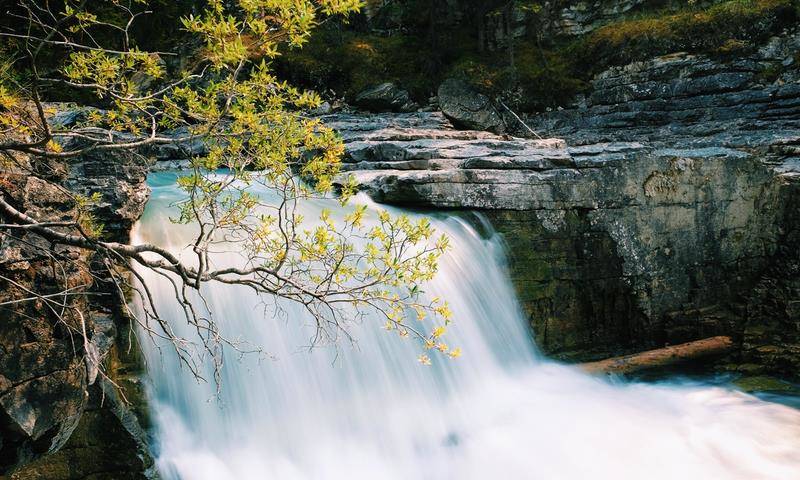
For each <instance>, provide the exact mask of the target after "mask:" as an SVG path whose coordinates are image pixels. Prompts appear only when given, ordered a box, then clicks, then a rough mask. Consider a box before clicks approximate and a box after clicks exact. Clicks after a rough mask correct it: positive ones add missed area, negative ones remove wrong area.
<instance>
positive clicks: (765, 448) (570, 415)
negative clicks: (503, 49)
mask: <svg viewBox="0 0 800 480" xmlns="http://www.w3.org/2000/svg"><path fill="white" fill-rule="evenodd" d="M150 183H151V185H152V187H153V197H152V200H151V201H150V203H149V204H148V207H147V211H146V213H145V216H144V218H143V219H142V221H141V222H140V223H139V225H138V227H137V229H136V232H135V235H136V236H137V237H138V239H139V240H147V241H150V242H153V243H158V244H160V245H163V246H168V247H169V248H170V249H172V250H173V251H176V252H180V251H181V250H183V248H184V247H185V245H186V244H187V243H188V241H189V239H190V238H191V234H192V232H191V229H190V228H188V227H183V226H176V225H173V224H171V223H170V221H169V215H170V214H174V211H172V210H170V204H171V203H172V202H174V201H175V200H176V199H177V198H179V193H178V191H177V188H176V187H175V186H174V174H169V173H160V174H153V175H151V178H150ZM362 201H366V200H362ZM323 206H324V207H327V208H329V209H332V210H333V209H337V208H339V207H338V203H336V202H335V201H330V202H327V201H315V202H311V203H309V204H308V205H305V206H304V209H306V210H307V211H308V216H309V217H310V216H312V215H314V214H315V211H319V210H321V209H322V208H323ZM370 208H371V209H372V207H370ZM375 208H377V207H375ZM380 208H384V207H380ZM389 210H391V211H395V212H396V210H394V209H389ZM433 224H434V226H435V228H436V229H437V230H438V231H439V232H444V233H446V234H447V235H448V236H449V237H450V239H451V244H452V248H451V250H450V251H449V252H448V253H447V254H446V256H445V257H444V258H443V260H442V261H441V263H440V272H439V274H438V275H437V277H436V279H435V280H434V281H433V282H431V283H430V284H429V285H427V286H426V288H425V291H426V294H428V295H439V296H441V297H442V298H446V299H447V300H448V301H449V302H450V305H451V308H452V310H453V312H454V315H453V319H454V323H453V325H452V327H451V328H450V329H449V330H448V334H447V340H448V343H450V344H452V345H457V346H459V347H461V348H462V349H463V352H464V354H463V356H462V357H461V358H459V359H456V360H453V359H448V358H445V357H444V356H435V355H431V357H432V360H433V365H431V366H423V365H420V364H419V363H417V361H416V357H417V355H418V354H419V353H420V347H419V345H418V344H417V343H415V342H413V341H409V340H404V339H401V338H399V337H398V336H397V335H393V334H389V333H387V332H386V331H384V330H383V329H382V328H381V325H382V324H383V322H382V321H380V320H379V319H377V318H375V319H374V322H371V321H370V319H369V318H367V319H365V320H364V321H363V325H361V326H360V327H359V328H358V329H356V330H354V332H353V333H354V334H355V335H356V337H357V343H356V344H354V345H351V344H350V343H345V344H341V345H339V347H338V348H332V347H320V348H317V349H314V350H311V351H309V349H308V348H304V346H307V345H308V343H309V337H310V335H311V332H312V331H311V330H310V328H309V326H308V325H307V323H306V322H304V320H303V319H304V313H303V312H302V311H301V310H299V309H298V308H297V307H296V306H294V305H292V304H289V303H281V302H279V303H278V305H279V306H280V307H281V308H280V309H279V310H280V311H278V312H276V311H275V310H274V307H273V306H270V305H267V306H265V305H264V304H263V302H262V301H261V300H259V299H258V298H255V296H254V295H253V294H252V292H251V291H249V290H248V289H245V288H237V287H231V286H222V285H214V286H213V287H212V288H210V289H208V290H207V291H205V296H206V298H207V299H208V300H209V302H210V305H211V310H213V312H214V314H215V318H216V319H217V320H218V321H219V322H220V324H221V328H222V329H223V330H224V333H225V334H226V335H227V336H228V337H241V338H247V339H248V340H250V341H252V342H254V343H256V344H258V345H261V346H263V347H264V349H265V351H266V352H267V353H268V354H269V356H268V357H264V356H258V355H249V356H244V357H243V358H241V359H239V358H238V357H237V356H236V355H233V354H229V355H228V358H227V359H226V364H225V366H224V369H223V373H222V382H221V384H222V388H221V391H220V393H219V394H218V395H217V392H216V386H215V385H214V384H213V382H210V383H201V382H197V381H196V380H195V378H194V377H193V376H192V375H191V373H190V372H189V371H187V369H185V368H181V366H180V365H179V362H178V359H177V358H176V356H175V355H174V354H173V352H170V351H169V350H168V349H163V351H159V350H158V349H157V348H155V347H154V346H153V345H152V344H151V343H149V342H147V341H144V342H143V343H144V348H145V355H146V358H147V361H148V368H149V375H150V381H151V384H152V385H151V395H150V402H151V403H150V407H151V409H152V412H153V415H154V418H155V422H156V429H157V440H158V442H157V449H158V451H157V456H158V468H159V471H160V473H161V475H162V476H163V477H164V478H166V479H167V480H178V479H180V480H265V479H279V480H295V479H346V480H362V479H364V480H366V479H369V480H384V479H386V480H389V479H398V480H400V479H402V480H409V479H421V480H422V479H494V478H499V479H504V480H516V479H541V480H558V479H570V480H574V479H615V480H623V479H649V480H655V479H692V480H694V479H698V480H726V479H742V480H768V479H775V480H778V479H780V480H797V479H800V411H798V410H795V409H793V408H790V407H787V406H782V405H779V404H774V403H768V402H765V401H762V400H759V399H757V398H755V397H753V396H750V395H746V394H744V393H741V392H738V391H735V390H732V389H727V388H721V387H718V386H712V385H688V384H683V385H679V384H663V383H662V384H644V383H631V382H621V381H618V380H613V379H612V380H608V379H602V378H596V377H590V376H587V375H585V374H583V373H581V372H579V371H578V370H576V369H574V368H571V367H568V366H564V365H559V364H557V363H554V362H551V361H547V360H546V359H543V358H542V357H541V356H540V355H539V354H538V353H537V351H536V349H535V347H534V345H533V343H532V341H531V339H530V334H529V332H528V330H527V328H528V327H527V326H526V324H525V323H526V322H525V318H524V317H523V315H522V314H521V312H520V308H519V305H518V304H517V301H516V299H515V295H514V291H513V287H512V285H511V283H510V280H509V278H508V275H507V273H506V265H505V262H506V259H505V256H504V251H503V243H502V241H501V239H499V238H497V236H493V235H491V234H489V235H486V234H484V235H480V234H478V233H477V232H476V230H475V229H474V228H473V227H471V226H470V225H469V224H467V223H466V222H464V221H463V220H460V219H458V218H455V217H437V218H435V219H434V221H433ZM487 229H488V228H487ZM488 230H490V229H488ZM222 256H223V257H224V258H221V259H220V260H219V261H220V262H223V263H225V262H228V263H235V262H236V261H237V258H238V256H237V255H236V254H235V253H227V254H222ZM145 274H147V272H145ZM147 280H148V281H152V282H154V284H157V285H163V287H164V288H156V289H155V294H156V297H157V298H156V300H157V304H158V306H159V308H160V310H161V313H162V315H163V314H165V313H166V316H168V317H171V318H173V319H174V322H173V323H174V325H175V328H176V330H177V331H178V332H179V333H180V334H182V335H186V336H191V329H190V328H189V327H188V326H186V325H185V321H184V320H183V317H182V315H181V314H180V312H179V310H178V306H177V305H176V302H175V300H174V297H173V296H172V294H171V291H170V289H169V288H167V286H166V284H164V283H163V281H162V280H160V279H159V278H156V277H154V276H152V275H150V276H148V277H147ZM159 281H161V282H162V283H158V282H159Z"/></svg>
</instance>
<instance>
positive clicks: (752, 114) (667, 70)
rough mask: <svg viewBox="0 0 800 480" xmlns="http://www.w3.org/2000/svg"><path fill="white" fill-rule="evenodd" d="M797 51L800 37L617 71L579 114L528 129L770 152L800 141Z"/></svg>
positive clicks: (596, 86) (539, 118)
mask: <svg viewBox="0 0 800 480" xmlns="http://www.w3.org/2000/svg"><path fill="white" fill-rule="evenodd" d="M798 49H800V33H794V34H791V35H786V36H783V37H776V38H773V39H772V40H771V41H769V42H768V43H767V44H766V45H764V46H763V47H761V48H760V49H758V50H757V51H756V52H754V53H752V54H748V55H740V54H736V55H735V59H729V60H725V59H724V58H716V59H715V58H710V57H708V56H704V55H689V54H684V53H676V54H672V55H667V56H663V57H658V58H654V59H651V60H648V61H645V62H637V63H633V64H630V65H627V66H624V67H615V68H611V69H609V70H606V71H605V72H603V73H601V74H600V75H598V76H597V77H595V79H594V80H593V82H592V88H591V93H590V94H589V95H588V96H586V98H584V99H582V100H581V101H579V102H578V103H579V104H580V105H579V106H578V107H577V108H572V109H565V110H560V111H555V112H550V113H545V114H541V115H536V116H533V117H531V118H529V119H527V122H528V123H529V125H531V126H532V127H533V128H534V130H538V131H541V132H545V133H546V134H547V135H555V136H559V137H562V138H566V139H567V140H568V141H569V142H570V143H571V144H587V143H597V142H603V141H608V140H609V139H613V140H617V141H619V140H636V141H646V142H651V143H656V144H661V145H668V146H673V145H679V144H682V145H686V144H689V145H692V146H733V147H758V146H767V147H768V146H769V145H772V144H776V143H779V142H780V141H781V139H789V140H790V139H792V138H793V137H794V136H795V135H796V133H797V128H798V124H799V123H798V119H799V118H800V70H799V69H798V63H800V58H798V57H797V52H798Z"/></svg>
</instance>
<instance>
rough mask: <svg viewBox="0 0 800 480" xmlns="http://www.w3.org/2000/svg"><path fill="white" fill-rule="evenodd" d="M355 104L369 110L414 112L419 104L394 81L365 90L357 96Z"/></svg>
mask: <svg viewBox="0 0 800 480" xmlns="http://www.w3.org/2000/svg"><path fill="white" fill-rule="evenodd" d="M355 105H356V106H357V107H359V108H361V109H364V110H366V111H368V112H376V113H379V112H412V111H414V110H416V109H417V108H418V105H417V104H416V103H414V102H413V101H412V100H411V97H410V96H409V94H408V92H407V91H406V90H403V89H402V88H400V87H398V86H397V85H395V84H394V83H391V82H386V83H381V84H380V85H376V86H374V87H372V88H369V89H367V90H364V91H363V92H361V93H359V94H358V96H356V98H355Z"/></svg>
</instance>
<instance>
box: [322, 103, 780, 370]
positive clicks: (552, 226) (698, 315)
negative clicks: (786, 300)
mask: <svg viewBox="0 0 800 480" xmlns="http://www.w3.org/2000/svg"><path fill="white" fill-rule="evenodd" d="M327 121H328V123H329V124H330V125H332V126H334V127H335V128H337V129H339V130H340V131H341V132H342V134H343V136H344V138H345V141H346V144H347V152H348V153H347V160H346V161H347V163H346V170H348V171H349V172H350V173H352V174H353V175H355V176H356V178H357V179H358V180H359V182H360V183H361V184H362V186H363V188H364V189H365V190H366V191H367V192H369V194H370V195H371V196H372V197H373V198H375V199H376V200H378V201H380V202H385V203H391V204H398V205H405V206H414V207H435V208H454V209H477V210H481V211H483V212H484V213H485V214H486V216H487V217H488V218H489V219H490V220H491V221H492V223H493V224H494V225H495V228H496V229H497V230H498V231H499V232H500V233H503V234H504V236H505V238H506V241H507V243H508V246H509V252H510V255H511V260H512V261H511V266H510V269H511V275H512V278H513V280H514V282H515V284H516V286H517V289H518V292H519V298H520V300H521V302H522V304H523V307H524V309H525V311H526V313H527V314H528V316H529V319H530V322H531V325H532V327H533V331H534V336H535V339H536V341H537V343H538V344H539V345H540V346H541V348H542V349H543V350H544V351H545V352H547V353H549V354H551V355H554V356H556V357H560V358H565V359H576V360H577V359H581V360H584V359H590V358H599V357H604V356H608V355H611V354H617V353H622V352H627V351H632V350H637V349H641V348H646V347H651V346H661V345H664V344H667V343H677V342H683V341H688V340H693V339H696V338H701V337H704V336H710V335H716V334H737V335H738V337H739V338H741V331H742V328H743V327H742V326H743V322H744V320H743V319H744V317H745V316H746V315H745V314H744V312H745V310H746V307H745V303H746V302H742V301H739V300H741V298H742V297H741V296H742V295H743V294H744V293H745V292H747V291H749V289H750V288H751V287H752V286H753V284H754V283H755V282H756V281H757V278H758V276H759V275H761V273H762V272H763V270H764V269H765V267H766V266H767V265H768V264H769V263H770V261H771V258H772V255H773V254H775V253H776V251H777V248H778V245H779V244H780V242H781V241H782V240H781V236H782V231H783V230H782V229H783V222H784V221H785V215H786V208H787V205H786V202H785V198H784V197H785V193H786V191H787V190H786V189H785V188H784V187H782V186H781V181H782V180H779V177H780V178H782V177H781V175H780V174H779V173H777V172H776V171H775V169H774V165H772V164H771V163H770V162H789V163H791V161H790V160H789V159H787V158H785V155H780V154H776V153H774V152H772V153H771V152H770V151H769V147H768V146H767V145H762V146H763V148H761V149H759V151H754V150H752V149H744V148H730V147H727V146H724V145H725V144H724V143H722V142H715V141H714V139H710V140H708V143H707V144H699V145H697V146H694V145H692V144H690V143H687V144H683V143H681V142H675V143H674V144H673V145H668V143H669V142H666V141H664V142H653V141H651V140H650V139H648V138H647V137H645V136H642V137H639V138H638V139H637V138H633V137H625V135H621V137H623V140H626V141H608V140H612V138H606V139H605V140H606V141H603V142H597V143H591V142H589V141H585V142H583V143H584V144H583V145H576V146H568V145H567V142H564V141H563V140H554V139H548V140H526V139H520V138H514V137H509V136H497V135H493V134H490V133H485V132H473V131H457V130H454V129H453V128H452V127H450V126H449V125H448V122H447V120H446V119H444V118H443V117H442V116H441V115H439V114H422V113H420V114H412V115H403V116H393V117H391V118H387V117H379V116H375V117H366V118H365V117H352V116H332V117H329V118H327ZM581 132H582V131H580V132H579V131H578V130H577V129H576V135H578V134H580V133H581ZM592 133H593V132H592ZM791 135H792V133H791V132H790V131H789V130H784V131H780V132H777V131H772V132H764V131H755V132H753V133H752V136H751V137H750V138H762V137H765V136H770V138H780V139H782V140H781V141H782V142H784V143H786V142H787V141H789V140H788V139H789V138H790V137H791ZM739 138H743V139H744V138H746V136H744V135H743V136H741V137H739ZM698 142H699V140H698ZM576 143H579V142H576ZM711 145H713V146H711ZM789 163H786V164H787V165H788V164H789ZM782 165H783V164H782ZM784 168H786V167H784Z"/></svg>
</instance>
